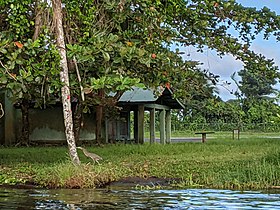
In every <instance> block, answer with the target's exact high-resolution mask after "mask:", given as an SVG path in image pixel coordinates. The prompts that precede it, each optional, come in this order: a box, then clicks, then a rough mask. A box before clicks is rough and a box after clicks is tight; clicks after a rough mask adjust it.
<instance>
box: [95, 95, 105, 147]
mask: <svg viewBox="0 0 280 210" xmlns="http://www.w3.org/2000/svg"><path fill="white" fill-rule="evenodd" d="M98 97H99V99H100V104H99V105H98V106H97V107H96V143H97V144H99V145H100V144H101V131H102V118H103V104H102V101H103V98H104V90H99V91H98Z"/></svg>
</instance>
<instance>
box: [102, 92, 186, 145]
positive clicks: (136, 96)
mask: <svg viewBox="0 0 280 210" xmlns="http://www.w3.org/2000/svg"><path fill="white" fill-rule="evenodd" d="M156 92H157V93H155V91H152V90H150V89H141V88H133V89H132V90H130V91H126V92H125V93H124V94H123V95H122V96H121V98H120V99H119V101H118V106H120V107H122V112H121V120H119V121H117V122H116V121H115V122H107V123H106V134H107V135H106V141H110V140H111V139H119V140H134V141H135V142H136V143H144V128H145V124H144V112H145V111H149V113H150V120H149V121H150V125H149V127H150V142H151V143H154V142H155V140H156V137H155V127H156V126H155V125H156V112H159V116H160V117H159V121H160V143H162V144H165V143H170V141H171V113H170V111H171V110H172V109H183V108H184V105H183V104H181V103H180V102H179V101H178V100H177V99H175V98H174V97H173V92H172V91H171V89H170V88H162V89H159V90H157V91H156ZM131 112H133V113H134V115H133V116H134V117H133V120H134V123H133V137H131V129H130V127H131V126H130V125H131V122H130V113H131ZM113 123H115V124H113ZM131 138H133V139H131Z"/></svg>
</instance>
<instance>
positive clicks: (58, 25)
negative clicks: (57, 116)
mask: <svg viewBox="0 0 280 210" xmlns="http://www.w3.org/2000/svg"><path fill="white" fill-rule="evenodd" d="M52 7H53V16H54V20H55V21H56V22H55V32H56V45H57V48H58V51H59V54H60V57H61V60H60V67H61V72H60V80H61V82H62V83H63V86H62V87H61V100H62V107H63V116H64V125H65V136H66V140H67V143H68V147H69V153H70V157H71V159H72V162H73V163H75V164H76V165H79V164H80V160H79V156H78V153H77V148H76V144H75V136H74V131H73V118H72V109H71V94H70V88H69V75H68V65H67V57H66V46H65V42H64V31H63V25H62V8H61V7H62V3H61V0H52Z"/></svg>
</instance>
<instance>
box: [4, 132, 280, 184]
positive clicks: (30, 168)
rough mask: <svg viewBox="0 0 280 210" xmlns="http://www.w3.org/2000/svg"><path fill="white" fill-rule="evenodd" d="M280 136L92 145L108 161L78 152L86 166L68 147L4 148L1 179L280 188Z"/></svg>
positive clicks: (218, 136)
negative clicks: (75, 159) (71, 156)
mask: <svg viewBox="0 0 280 210" xmlns="http://www.w3.org/2000/svg"><path fill="white" fill-rule="evenodd" d="M178 136H179V135H178ZM182 136H186V134H183V135H181V136H180V137H182ZM192 136H196V137H199V136H198V135H192V134H190V135H189V137H192ZM268 136H269V137H268ZM276 136H277V134H273V135H271V134H264V135H260V134H254V133H246V135H245V133H241V136H240V140H232V133H231V132H228V133H225V132H223V133H215V134H211V135H209V137H210V138H209V140H208V141H207V142H206V143H204V144H202V143H201V142H185V143H171V144H167V145H160V144H153V145H150V144H149V143H145V144H144V145H134V144H117V145H105V146H102V147H94V146H91V147H89V146H87V147H86V148H87V149H88V150H89V151H90V152H94V153H97V154H98V155H100V156H101V157H103V160H102V161H101V162H100V164H97V163H93V162H92V161H91V160H90V159H88V158H86V157H85V156H84V155H83V153H82V152H81V151H78V152H79V156H80V159H81V162H82V164H81V166H74V165H73V164H72V163H71V162H70V160H69V156H68V153H67V147H62V146H60V147H54V146H53V147H29V148H14V147H11V148H5V147H1V148H0V169H1V174H0V184H4V183H6V184H18V183H33V184H37V185H39V186H42V187H49V188H58V187H59V188H94V187H100V186H103V185H104V184H108V183H110V182H112V181H117V180H120V179H122V178H125V177H142V178H148V177H159V178H174V179H175V180H177V182H176V183H175V182H174V183H173V184H174V186H175V187H212V188H227V189H233V188H234V189H264V188H277V187H278V186H279V185H280V140H279V139H277V138H271V137H276Z"/></svg>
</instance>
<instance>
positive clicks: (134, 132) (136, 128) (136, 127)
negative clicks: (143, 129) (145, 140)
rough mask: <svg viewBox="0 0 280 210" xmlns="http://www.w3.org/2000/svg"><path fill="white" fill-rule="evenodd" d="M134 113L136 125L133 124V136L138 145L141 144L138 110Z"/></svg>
mask: <svg viewBox="0 0 280 210" xmlns="http://www.w3.org/2000/svg"><path fill="white" fill-rule="evenodd" d="M133 113H134V123H133V136H134V141H135V143H136V144H138V143H139V141H138V110H137V111H133Z"/></svg>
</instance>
